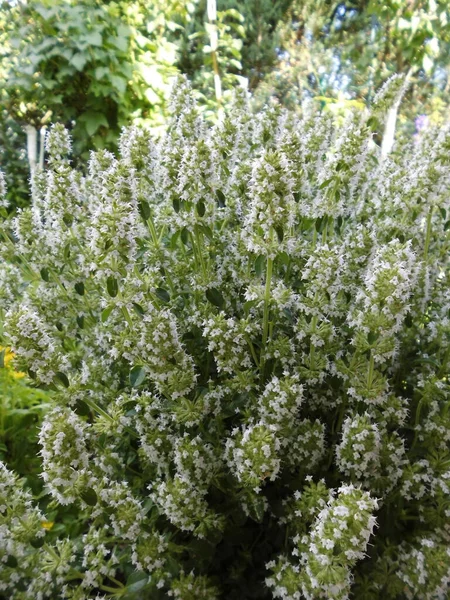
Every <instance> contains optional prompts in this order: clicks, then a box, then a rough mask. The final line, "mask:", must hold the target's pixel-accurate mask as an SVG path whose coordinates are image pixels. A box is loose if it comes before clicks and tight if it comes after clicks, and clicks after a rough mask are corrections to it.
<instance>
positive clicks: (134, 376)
mask: <svg viewBox="0 0 450 600" xmlns="http://www.w3.org/2000/svg"><path fill="white" fill-rule="evenodd" d="M146 374H147V371H146V369H145V367H143V366H141V365H136V366H135V367H133V368H132V369H131V371H130V385H131V387H138V386H139V385H141V383H142V382H143V381H144V379H145V376H146Z"/></svg>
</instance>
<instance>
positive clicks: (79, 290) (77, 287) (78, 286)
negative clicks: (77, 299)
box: [74, 281, 84, 296]
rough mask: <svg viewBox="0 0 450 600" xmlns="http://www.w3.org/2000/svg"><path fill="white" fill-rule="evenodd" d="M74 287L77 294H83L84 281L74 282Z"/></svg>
mask: <svg viewBox="0 0 450 600" xmlns="http://www.w3.org/2000/svg"><path fill="white" fill-rule="evenodd" d="M74 287H75V291H76V293H77V294H79V295H80V296H84V283H83V282H82V281H79V282H78V283H76V284H75V286H74Z"/></svg>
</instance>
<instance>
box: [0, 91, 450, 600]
mask: <svg viewBox="0 0 450 600" xmlns="http://www.w3.org/2000/svg"><path fill="white" fill-rule="evenodd" d="M395 85H397V84H395ZM387 91H388V90H383V91H382V93H381V94H379V95H378V97H377V99H376V103H375V108H374V110H373V111H372V113H371V114H370V115H369V114H365V113H356V114H354V115H350V116H349V117H348V119H347V120H346V121H345V123H344V124H342V125H341V126H337V125H336V123H335V122H334V121H333V119H332V118H331V117H330V116H329V115H327V114H321V115H317V114H315V113H314V112H312V111H310V110H308V107H305V108H304V114H303V117H302V118H301V119H299V118H298V117H297V116H295V115H292V114H289V113H286V112H283V111H282V110H278V109H273V108H269V109H266V110H264V111H263V112H261V113H260V114H258V115H257V116H256V117H252V116H251V115H250V112H249V111H248V108H247V104H246V98H245V97H244V95H243V94H242V93H241V94H238V95H237V97H236V100H235V104H234V106H233V107H232V109H231V111H230V113H229V114H228V115H226V116H225V117H224V119H223V120H222V121H220V122H219V123H218V124H217V125H216V126H214V127H208V126H206V125H205V124H204V123H203V122H202V119H201V117H200V116H199V114H198V111H197V108H196V105H195V103H194V102H193V100H192V98H191V96H190V92H189V89H188V88H187V87H186V86H184V85H182V84H181V82H179V83H178V86H177V88H176V92H175V94H174V96H173V98H172V104H171V110H172V115H173V116H172V120H171V122H170V124H169V127H168V130H167V133H166V134H165V136H164V137H163V138H162V139H161V140H160V141H159V142H155V141H154V140H153V139H152V137H151V135H150V134H149V133H148V132H146V131H141V130H139V129H136V128H131V129H128V130H125V131H124V132H123V134H122V137H121V139H120V156H119V158H116V157H114V156H113V155H112V154H110V153H108V152H107V151H100V152H97V153H95V154H93V155H92V156H91V160H90V162H89V165H88V170H87V175H86V177H85V178H84V177H82V176H81V175H80V174H79V173H78V172H76V171H74V170H73V169H72V168H71V167H70V164H69V161H68V159H67V158H66V157H67V155H68V153H69V152H70V138H69V135H68V133H67V132H66V131H65V130H64V129H63V128H62V127H61V126H58V125H56V126H54V127H53V128H52V130H51V132H50V135H49V137H48V139H47V151H48V153H49V156H50V161H49V170H48V171H46V172H41V173H38V174H37V175H36V177H35V179H34V181H33V186H34V194H33V197H34V200H33V205H32V207H31V208H30V209H26V210H24V211H23V212H21V213H20V214H19V215H18V216H17V217H16V218H15V220H14V221H13V222H12V223H11V228H10V231H8V230H7V227H6V226H5V227H4V239H5V246H4V263H3V266H2V267H1V269H2V271H1V272H2V273H6V275H4V274H3V275H2V277H3V278H4V279H6V280H7V281H8V280H9V279H11V281H12V283H11V286H16V285H22V286H25V291H24V292H23V295H22V297H21V298H20V300H18V301H16V302H11V300H9V301H8V299H4V308H5V309H6V310H7V314H6V317H5V332H6V336H7V340H8V342H9V343H10V344H11V346H12V348H13V350H14V352H15V353H16V355H17V359H16V365H17V367H18V368H20V369H22V370H27V372H28V373H29V375H30V376H32V377H33V378H34V379H35V381H36V383H38V384H40V385H44V386H48V387H50V388H52V389H54V395H53V397H54V407H53V408H52V410H51V411H50V412H49V413H48V414H47V415H46V417H45V419H44V422H43V425H42V428H41V431H40V436H39V437H40V445H41V451H40V456H41V459H42V477H43V479H44V482H45V488H46V490H47V492H48V494H49V495H50V497H51V499H52V500H51V503H50V504H49V505H48V510H49V511H51V510H53V511H54V512H53V513H52V515H50V516H51V518H50V516H49V514H48V512H47V508H46V507H45V506H44V507H43V505H42V500H41V503H37V502H34V503H33V502H32V501H31V497H30V494H29V493H28V492H27V491H26V489H24V488H22V487H21V486H20V484H19V483H18V482H17V480H16V478H15V476H14V474H13V472H12V471H11V470H10V469H8V468H6V466H5V467H2V470H1V472H0V482H1V483H0V531H1V532H2V535H1V536H0V561H1V563H2V568H1V569H0V582H1V583H0V590H1V592H0V593H2V594H3V597H4V598H14V599H19V600H22V599H29V598H42V599H44V598H72V599H77V600H81V599H85V598H97V599H98V598H107V597H114V598H130V599H132V598H136V599H137V598H152V600H157V599H158V598H161V599H162V598H168V597H174V598H181V599H183V600H189V599H191V598H192V599H194V598H195V599H196V600H198V599H202V598H204V599H205V600H213V599H214V598H230V599H231V598H239V599H246V598H248V599H250V598H258V599H263V598H270V597H273V598H283V599H300V598H306V599H310V598H313V599H315V598H326V599H331V598H334V599H344V598H349V597H350V596H352V597H354V598H359V599H361V600H366V599H368V600H370V599H374V600H375V599H379V598H381V597H384V598H386V599H392V600H397V599H399V598H406V599H425V598H426V599H428V598H429V599H431V598H442V599H443V598H446V597H447V592H448V583H449V581H450V549H449V548H450V545H449V540H450V526H449V514H450V489H449V485H450V454H449V440H450V433H449V432H450V422H449V412H448V407H449V399H450V398H449V382H448V369H449V364H450V350H449V340H450V336H449V330H450V300H449V295H448V287H449V283H450V270H449V245H450V235H449V220H448V217H449V213H450V204H449V194H448V189H449V184H450V168H449V165H450V159H449V150H450V131H449V129H448V128H447V129H442V130H441V131H435V132H430V133H427V134H425V135H424V136H422V137H421V138H419V139H418V140H416V141H415V142H414V143H410V144H409V145H403V146H401V147H397V148H396V149H394V152H393V153H392V154H391V155H390V156H389V157H387V158H386V159H384V160H381V158H380V150H379V148H378V147H377V146H376V145H375V144H374V143H373V141H372V130H373V129H374V128H375V127H377V124H378V123H379V122H380V121H381V120H382V119H383V114H384V111H385V110H386V107H387V106H388V102H387V100H386V98H387V97H388V95H387V96H386V92H387ZM11 264H13V265H14V269H12V267H11V266H10V265H11ZM8 265H9V266H8ZM8 269H9V271H8ZM18 270H19V272H21V273H22V275H21V276H22V277H23V281H22V283H20V281H19V283H17V281H16V276H17V271H18ZM9 272H11V273H12V272H13V275H11V276H10V275H8V273H9ZM44 509H45V510H44ZM69 517H70V518H69ZM45 519H47V520H50V521H52V522H53V521H54V522H55V525H54V526H53V528H52V529H50V530H49V531H47V529H48V527H46V526H45V524H46V521H45ZM42 522H44V527H43V526H42ZM39 546H40V547H39ZM36 547H38V548H37V549H36Z"/></svg>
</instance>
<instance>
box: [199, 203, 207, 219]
mask: <svg viewBox="0 0 450 600" xmlns="http://www.w3.org/2000/svg"><path fill="white" fill-rule="evenodd" d="M205 212H206V207H205V203H204V202H202V201H201V200H200V201H199V202H198V203H197V214H198V216H199V217H204V216H205Z"/></svg>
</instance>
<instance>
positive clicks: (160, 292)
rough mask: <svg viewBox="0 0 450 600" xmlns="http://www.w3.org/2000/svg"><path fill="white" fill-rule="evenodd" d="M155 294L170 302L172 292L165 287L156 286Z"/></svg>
mask: <svg viewBox="0 0 450 600" xmlns="http://www.w3.org/2000/svg"><path fill="white" fill-rule="evenodd" d="M155 295H156V296H158V298H159V299H160V300H162V301H163V302H170V294H169V292H168V291H167V290H165V289H164V288H160V287H159V288H156V290H155Z"/></svg>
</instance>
